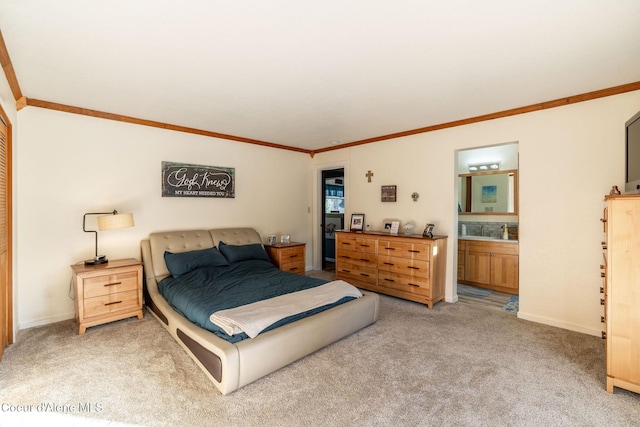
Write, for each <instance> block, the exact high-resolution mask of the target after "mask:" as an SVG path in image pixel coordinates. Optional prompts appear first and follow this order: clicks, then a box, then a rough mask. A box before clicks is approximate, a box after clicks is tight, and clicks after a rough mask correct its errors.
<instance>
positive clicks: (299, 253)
mask: <svg viewBox="0 0 640 427" xmlns="http://www.w3.org/2000/svg"><path fill="white" fill-rule="evenodd" d="M305 246H306V243H300V242H291V243H276V244H275V245H265V246H264V248H265V250H266V251H267V253H268V254H269V257H270V258H271V262H273V263H274V264H275V265H276V267H278V268H279V269H280V270H282V271H287V272H289V273H295V274H302V275H304V271H305V267H306V264H305V259H304V257H305Z"/></svg>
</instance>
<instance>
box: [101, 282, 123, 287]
mask: <svg viewBox="0 0 640 427" xmlns="http://www.w3.org/2000/svg"><path fill="white" fill-rule="evenodd" d="M121 284H122V282H113V283H106V284H105V285H104V286H105V287H106V286H116V285H121Z"/></svg>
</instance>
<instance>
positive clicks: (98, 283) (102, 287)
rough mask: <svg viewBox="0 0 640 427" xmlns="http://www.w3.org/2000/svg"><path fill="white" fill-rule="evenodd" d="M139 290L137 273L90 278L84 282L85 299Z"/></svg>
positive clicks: (130, 272)
mask: <svg viewBox="0 0 640 427" xmlns="http://www.w3.org/2000/svg"><path fill="white" fill-rule="evenodd" d="M137 288H138V273H137V272H136V271H129V272H126V273H119V274H110V275H105V276H97V277H89V278H87V279H85V280H84V297H85V298H93V297H97V296H100V295H108V294H112V293H115V292H124V291H131V290H135V289H137Z"/></svg>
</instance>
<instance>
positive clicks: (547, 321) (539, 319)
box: [518, 310, 602, 337]
mask: <svg viewBox="0 0 640 427" xmlns="http://www.w3.org/2000/svg"><path fill="white" fill-rule="evenodd" d="M518 319H523V320H529V321H531V322H536V323H542V324H543V325H548V326H555V327H556V328H562V329H567V330H569V331H574V332H580V333H582V334H587V335H593V336H594V337H601V336H602V330H601V329H592V328H587V327H585V326H583V325H577V324H575V323H570V322H564V321H561V320H558V319H553V318H550V317H544V316H537V315H535V314H531V313H524V312H522V310H520V311H518Z"/></svg>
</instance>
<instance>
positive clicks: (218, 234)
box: [145, 227, 262, 282]
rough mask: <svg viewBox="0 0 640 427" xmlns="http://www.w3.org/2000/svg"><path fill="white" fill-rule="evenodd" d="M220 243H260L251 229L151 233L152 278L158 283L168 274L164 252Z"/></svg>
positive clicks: (196, 248)
mask: <svg viewBox="0 0 640 427" xmlns="http://www.w3.org/2000/svg"><path fill="white" fill-rule="evenodd" d="M220 241H223V242H225V243H227V244H229V245H246V244H249V243H262V239H261V238H260V234H259V233H258V232H257V231H256V230H254V229H253V228H241V227H239V228H214V229H211V230H175V231H162V232H158V233H151V234H150V235H149V244H150V249H151V262H152V269H153V276H155V279H156V280H157V281H158V282H160V281H161V280H162V279H164V278H165V277H167V276H169V274H170V273H169V270H168V269H167V265H166V264H165V262H164V252H165V251H169V252H173V253H178V252H188V251H195V250H198V249H207V248H212V247H214V246H217V245H218V244H219V243H220ZM146 265H147V264H146V263H145V266H146ZM147 275H148V273H147Z"/></svg>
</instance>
